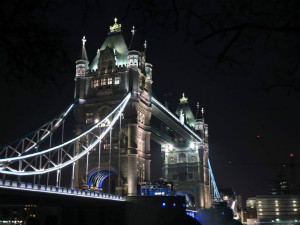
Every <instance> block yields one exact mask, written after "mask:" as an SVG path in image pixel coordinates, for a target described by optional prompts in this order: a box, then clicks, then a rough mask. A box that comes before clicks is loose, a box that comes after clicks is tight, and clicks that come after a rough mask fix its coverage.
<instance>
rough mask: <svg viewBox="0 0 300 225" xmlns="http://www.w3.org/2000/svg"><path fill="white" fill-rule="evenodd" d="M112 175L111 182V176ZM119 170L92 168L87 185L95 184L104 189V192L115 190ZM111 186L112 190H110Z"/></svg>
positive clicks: (96, 186) (94, 185)
mask: <svg viewBox="0 0 300 225" xmlns="http://www.w3.org/2000/svg"><path fill="white" fill-rule="evenodd" d="M109 177H110V184H109V179H108V178H109ZM117 179H118V172H117V171H116V170H115V169H113V168H111V169H103V170H100V171H98V170H91V171H90V172H89V175H88V180H87V185H89V186H90V187H91V186H93V187H95V188H98V189H99V190H102V191H103V192H107V193H108V192H109V193H112V192H114V190H115V188H116V186H117ZM109 188H110V190H109Z"/></svg>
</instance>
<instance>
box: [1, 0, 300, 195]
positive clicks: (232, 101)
mask: <svg viewBox="0 0 300 225" xmlns="http://www.w3.org/2000/svg"><path fill="white" fill-rule="evenodd" d="M20 2H22V1H17V0H14V1H6V3H4V4H3V5H2V9H1V12H6V13H1V22H0V29H1V34H0V36H1V39H0V56H1V59H0V60H1V68H2V69H1V72H0V75H1V82H0V90H1V97H2V98H1V100H2V101H1V117H0V124H1V135H0V144H1V145H2V144H5V143H7V142H9V141H12V140H14V139H16V138H18V137H20V136H23V135H25V134H26V133H28V132H30V131H32V130H34V129H35V128H37V127H38V126H40V125H42V124H44V123H45V122H47V121H49V120H50V119H51V118H53V117H54V116H55V115H57V114H58V113H59V112H61V111H62V110H63V109H64V108H65V107H67V105H68V104H70V103H71V102H72V100H73V93H74V75H75V61H76V60H77V59H78V57H79V54H80V49H81V39H82V36H83V35H85V36H86V39H87V43H86V48H87V54H88V57H89V61H90V62H91V61H92V60H93V58H94V57H95V55H96V51H97V49H98V48H100V46H101V45H102V43H103V41H104V40H105V38H106V36H107V33H108V31H109V26H111V25H113V19H114V17H117V18H119V21H118V22H119V23H121V24H122V30H123V35H124V37H125V39H126V41H127V44H128V43H129V40H130V35H131V33H130V30H131V28H132V25H135V27H136V29H137V35H139V38H140V39H141V40H145V39H146V40H147V42H148V48H147V60H146V61H147V62H150V63H152V64H153V81H154V82H153V92H154V94H155V95H156V96H157V98H158V99H161V100H162V99H163V95H164V94H165V93H172V94H173V99H174V102H173V104H174V106H175V107H176V106H177V104H178V102H179V97H180V96H181V94H182V93H183V92H184V93H185V95H186V96H187V97H188V98H189V103H190V106H191V108H192V110H194V111H195V110H196V102H199V103H200V107H204V109H205V119H206V122H207V123H208V125H209V135H210V136H209V144H210V160H211V164H212V167H213V170H214V175H215V179H216V182H217V185H218V187H219V188H227V187H233V188H234V190H235V191H236V192H237V193H239V194H242V195H243V197H247V196H254V195H256V194H265V193H267V187H268V179H274V178H276V176H278V174H279V172H280V171H281V166H280V165H281V164H282V163H288V162H289V154H290V153H294V156H295V158H294V162H295V163H298V164H300V122H299V115H300V113H299V102H300V101H299V100H300V98H299V76H300V75H299V62H300V60H299V49H300V44H299V33H300V32H299V31H300V28H299V13H298V14H297V13H296V17H293V15H294V14H293V13H294V11H293V8H297V7H294V6H293V3H294V1H290V2H289V3H285V1H282V2H281V1H278V2H279V3H276V4H278V5H273V3H272V1H270V2H269V1H265V4H266V5H262V6H261V5H255V6H253V5H251V7H252V9H254V11H251V10H250V9H249V8H248V10H247V9H245V7H244V6H239V7H241V11H239V9H238V8H237V9H235V8H234V7H237V6H235V4H233V3H232V4H233V5H232V6H231V5H230V4H231V3H229V2H228V1H226V2H228V3H227V4H228V5H226V4H225V5H224V2H223V1H195V2H194V1H182V2H181V1H174V2H175V3H176V4H178V5H176V7H175V8H174V5H173V4H172V1H157V2H156V1H153V2H152V1H145V2H144V1H136V2H135V1H129V2H130V4H129V3H128V2H127V1H108V2H103V1H100V0H94V1H88V0H87V1H60V2H56V1H53V2H52V1H49V2H50V3H49V5H46V4H45V5H42V6H40V4H35V1H28V2H31V3H30V4H29V3H28V2H26V1H25V3H22V4H21V3H20ZM79 2H80V3H79ZM141 2H143V3H141ZM249 2H251V1H249ZM249 2H248V1H245V4H246V3H249ZM155 4H156V5H155ZM249 4H250V3H249ZM268 4H270V5H269V6H268ZM274 4H275V3H274ZM288 4H289V5H288ZM295 4H298V3H296V1H295ZM270 6H271V7H270ZM265 8H268V10H270V11H264V9H265ZM187 9H189V10H187ZM228 9H230V10H232V11H231V12H239V13H237V15H235V16H236V17H235V20H233V19H232V17H230V16H229V15H231V14H230V13H228V14H226V13H227V11H226V10H228ZM287 9H288V12H286V10H287ZM243 10H245V12H244V11H243ZM255 10H257V11H258V12H260V14H259V13H257V14H256V13H255ZM272 10H273V11H272ZM295 10H296V9H295ZM195 13H196V14H197V15H198V16H191V15H194V14H195ZM244 13H245V14H244ZM264 13H265V14H264ZM261 14H263V15H264V16H262V17H260V16H259V15H261ZM199 15H201V16H199ZM210 15H218V16H215V17H212V16H211V17H210ZM251 15H252V17H251ZM9 16H11V17H9ZM231 16H232V15H231ZM243 16H245V17H243ZM285 16H286V19H287V21H290V22H289V23H288V24H285V21H284V19H285ZM290 17H291V18H290ZM39 18H41V20H39ZM207 18H209V19H207ZM212 18H214V19H212ZM281 20H282V21H281ZM249 21H251V23H250V22H249ZM14 24H17V26H13V25H14ZM240 24H248V25H249V24H252V25H253V24H254V25H253V26H254V28H253V27H251V26H252V25H251V26H248V27H247V26H246V27H245V28H243V29H242V30H238V29H237V30H234V31H232V32H231V31H230V32H227V31H226V28H228V27H233V26H238V25H240ZM257 24H258V25H257ZM261 24H263V26H260V25H261ZM255 25H257V27H256V28H255ZM28 27H29V28H28ZM35 27H37V28H35ZM249 27H250V28H249ZM41 28H42V29H43V30H42V31H41V32H39V31H38V29H41ZM275 28H276V29H275ZM27 29H29V31H28V32H27ZM35 29H37V30H36V31H37V32H34V30H35ZM31 30H33V31H31ZM48 31H53V32H54V35H53V33H51V32H50V33H49V35H48V36H47V35H44V36H43V35H38V34H47V32H48ZM216 31H220V32H219V33H218V32H216ZM221 31H223V33H222V32H221ZM30 32H32V33H33V35H35V36H34V38H35V39H34V40H35V41H36V44H35V42H33V43H29V44H27V42H26V41H22V39H19V38H18V37H21V36H22V35H23V34H24V38H25V36H26V35H27V34H28V36H26V37H29V38H30V35H29V34H30ZM55 32H57V35H56V34H55ZM212 33H214V34H215V33H218V34H217V35H211V36H209V35H210V34H212ZM51 35H52V36H53V37H56V38H57V39H55V42H53V43H58V44H57V45H55V46H56V47H57V48H55V47H54V48H53V47H49V46H51V45H52V44H53V43H52V42H48V39H47V38H49V39H50V38H51V37H52V36H51ZM46 36H47V38H46ZM205 37H207V38H205ZM42 39H47V41H39V40H42ZM197 40H200V41H198V42H197ZM41 43H42V44H41ZM47 43H49V46H47V45H48V44H47ZM10 46H17V47H15V48H13V47H12V49H13V50H12V51H11V52H13V55H11V54H8V53H7V52H8V51H7V50H6V49H7V48H8V49H9V48H10ZM36 49H38V50H36ZM52 49H53V52H52ZM60 50H61V51H60ZM29 52H33V54H34V56H33V57H29V59H30V60H28V59H26V60H25V61H24V60H23V59H24V57H25V58H26V57H28V54H29ZM27 53H28V54H27ZM60 53H61V54H60ZM44 54H50V56H51V54H52V56H51V57H52V58H51V57H50V58H47V57H48V56H47V57H45V59H46V60H45V61H41V58H43V57H42V56H43V55H44ZM10 57H12V58H13V59H11V58H10ZM8 59H10V60H11V61H9V60H8ZM14 59H16V60H14ZM43 59H44V58H43ZM52 59H53V60H52ZM18 60H20V62H25V65H26V63H28V64H30V65H33V67H30V68H33V69H32V71H31V70H29V72H28V71H27V72H23V69H22V68H23V67H26V66H24V65H22V64H21V63H18V62H19V61H18ZM22 60H23V61H22ZM13 62H15V65H14V64H13ZM52 62H55V63H52ZM50 67H51V70H49V71H50V73H51V74H52V75H51V76H50V78H49V79H48V77H47V76H49V73H48V72H49V71H48V69H49V68H50ZM7 68H8V69H7ZM20 68H21V69H20ZM45 71H47V73H46V72H45ZM18 74H19V75H20V76H18ZM27 74H31V75H32V74H35V75H33V77H31V75H27ZM23 75H24V76H23ZM52 76H53V77H52ZM20 77H21V78H20ZM258 135H259V138H258ZM228 162H232V163H231V164H232V165H231V166H230V165H229V163H228ZM295 168H296V170H297V171H296V177H300V166H296V167H295ZM285 170H286V172H287V174H288V175H289V174H290V172H289V167H287V168H286V169H285ZM298 181H299V179H298Z"/></svg>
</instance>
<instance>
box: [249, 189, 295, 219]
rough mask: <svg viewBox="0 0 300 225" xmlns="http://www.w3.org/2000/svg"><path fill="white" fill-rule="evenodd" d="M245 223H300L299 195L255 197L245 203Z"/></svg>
mask: <svg viewBox="0 0 300 225" xmlns="http://www.w3.org/2000/svg"><path fill="white" fill-rule="evenodd" d="M246 210H247V223H248V224H251V221H252V222H253V223H254V221H256V222H255V223H256V224H259V223H264V224H266V223H270V224H272V223H280V224H295V223H299V222H300V195H257V196H256V197H255V198H249V199H247V202H246Z"/></svg>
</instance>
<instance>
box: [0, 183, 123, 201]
mask: <svg viewBox="0 0 300 225" xmlns="http://www.w3.org/2000/svg"><path fill="white" fill-rule="evenodd" d="M0 188H8V189H16V190H24V191H34V192H41V193H55V194H62V195H72V196H81V197H91V198H99V199H106V200H115V201H125V199H124V197H123V196H120V195H114V194H107V193H102V192H97V191H88V190H79V189H75V188H65V187H57V186H52V185H41V184H32V183H27V182H19V181H11V180H3V179H0Z"/></svg>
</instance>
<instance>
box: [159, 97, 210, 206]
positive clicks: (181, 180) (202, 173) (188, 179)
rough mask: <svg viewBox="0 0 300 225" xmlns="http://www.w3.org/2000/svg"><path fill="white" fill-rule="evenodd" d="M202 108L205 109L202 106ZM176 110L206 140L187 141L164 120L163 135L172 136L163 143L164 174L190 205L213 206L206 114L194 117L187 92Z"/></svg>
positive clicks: (162, 125)
mask: <svg viewBox="0 0 300 225" xmlns="http://www.w3.org/2000/svg"><path fill="white" fill-rule="evenodd" d="M198 111H199V107H198ZM202 112H203V113H204V111H203V110H202ZM203 113H202V114H203ZM175 114H176V115H177V117H178V118H179V121H180V123H182V124H184V125H186V126H188V127H189V128H190V129H191V130H193V131H194V132H196V133H197V135H198V136H199V137H201V139H202V141H203V142H200V141H199V140H197V141H194V142H193V141H187V139H185V138H184V137H183V136H180V135H178V133H177V132H175V131H174V130H173V129H171V128H170V127H169V126H167V125H166V124H161V127H160V129H161V130H162V131H163V133H164V135H168V137H167V138H166V140H170V141H169V142H168V143H167V144H162V145H161V151H162V157H163V160H164V163H163V178H164V179H165V180H167V181H170V182H173V183H174V186H175V188H176V190H175V194H176V195H184V196H185V197H186V202H187V206H188V207H195V208H210V206H211V202H212V198H211V186H210V174H209V166H208V157H209V148H208V125H207V124H206V123H205V121H204V118H201V119H195V116H194V114H193V113H192V110H191V108H190V106H189V103H188V98H187V97H186V96H185V95H184V94H183V95H182V98H180V100H179V105H178V107H177V109H176V112H175ZM197 114H198V113H197ZM196 116H197V115H196ZM202 117H203V116H202Z"/></svg>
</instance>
